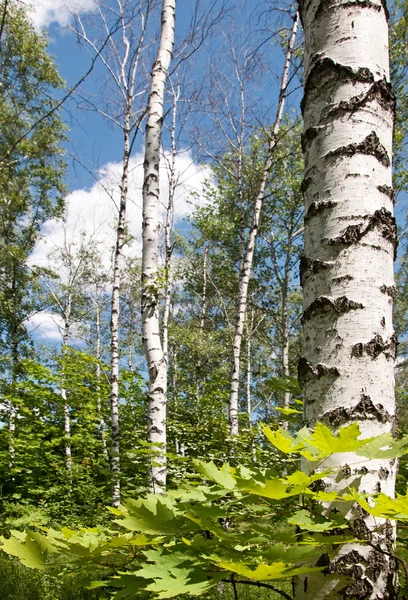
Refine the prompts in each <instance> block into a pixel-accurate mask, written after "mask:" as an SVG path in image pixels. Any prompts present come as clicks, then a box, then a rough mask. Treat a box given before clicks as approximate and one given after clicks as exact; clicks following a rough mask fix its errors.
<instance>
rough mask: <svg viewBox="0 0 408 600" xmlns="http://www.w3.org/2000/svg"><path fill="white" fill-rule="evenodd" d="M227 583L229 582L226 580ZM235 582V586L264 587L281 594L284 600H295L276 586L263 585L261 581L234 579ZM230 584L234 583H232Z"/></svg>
mask: <svg viewBox="0 0 408 600" xmlns="http://www.w3.org/2000/svg"><path fill="white" fill-rule="evenodd" d="M226 581H228V580H226ZM233 581H234V584H236V583H243V584H245V585H254V586H255V587H263V588H266V589H268V590H273V591H274V592H276V593H277V594H280V595H281V596H282V598H285V599H286V600H293V598H292V596H289V594H287V593H286V592H284V591H283V590H281V589H279V588H277V587H275V586H274V585H271V584H270V583H261V582H260V581H245V580H242V579H234V580H233ZM230 583H232V581H231V582H230Z"/></svg>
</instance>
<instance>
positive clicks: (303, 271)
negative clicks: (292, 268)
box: [300, 255, 333, 287]
mask: <svg viewBox="0 0 408 600" xmlns="http://www.w3.org/2000/svg"><path fill="white" fill-rule="evenodd" d="M331 266H333V263H329V262H327V261H323V260H311V259H309V258H307V256H305V255H303V256H302V257H301V259H300V283H301V285H302V287H304V285H305V283H306V281H307V280H308V278H309V277H311V276H312V275H316V274H317V273H319V272H320V271H323V270H325V269H329V268H330V267H331Z"/></svg>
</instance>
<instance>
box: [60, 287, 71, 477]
mask: <svg viewBox="0 0 408 600" xmlns="http://www.w3.org/2000/svg"><path fill="white" fill-rule="evenodd" d="M71 307H72V305H71V293H70V292H69V291H68V293H67V300H66V304H65V310H64V334H63V336H62V382H61V398H62V401H63V403H64V435H65V438H64V439H65V441H64V443H65V466H66V469H67V471H68V474H69V476H70V477H71V471H72V454H71V417H70V414H69V405H68V402H67V390H66V388H65V373H64V371H65V360H66V349H67V346H68V338H69V328H70V324H71Z"/></svg>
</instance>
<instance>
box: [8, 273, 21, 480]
mask: <svg viewBox="0 0 408 600" xmlns="http://www.w3.org/2000/svg"><path fill="white" fill-rule="evenodd" d="M13 291H14V280H13ZM14 298H15V296H14V294H13V299H14ZM18 355H19V351H18V333H17V329H16V326H15V325H13V329H12V332H11V361H12V363H11V378H12V379H11V383H12V389H13V392H14V393H15V390H16V384H17V366H18ZM16 417H17V408H16V406H15V405H14V404H13V402H12V401H11V400H10V405H9V423H8V428H9V469H13V468H14V459H15V454H16V448H15V433H16ZM13 479H14V477H13Z"/></svg>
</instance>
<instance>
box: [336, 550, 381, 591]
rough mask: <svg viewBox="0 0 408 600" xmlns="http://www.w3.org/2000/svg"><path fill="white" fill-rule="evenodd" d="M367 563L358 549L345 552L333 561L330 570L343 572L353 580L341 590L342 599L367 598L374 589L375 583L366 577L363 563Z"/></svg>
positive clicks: (337, 572) (342, 573) (338, 572)
mask: <svg viewBox="0 0 408 600" xmlns="http://www.w3.org/2000/svg"><path fill="white" fill-rule="evenodd" d="M363 564H364V565H365V564H366V559H365V558H364V557H363V556H362V555H360V554H359V553H358V552H357V551H356V550H352V551H351V552H349V553H348V554H344V555H343V556H341V557H340V558H338V559H337V560H335V561H332V564H331V567H330V572H331V573H336V574H341V575H344V576H346V577H347V579H348V580H351V581H350V583H348V584H347V585H346V586H345V587H344V588H342V589H341V590H339V592H338V593H339V596H340V597H341V598H342V600H347V599H348V598H350V599H351V598H353V600H366V599H367V598H368V597H369V596H370V594H371V592H372V591H373V590H374V586H373V584H372V583H371V582H370V581H369V580H368V579H366V578H365V577H364V569H363V567H362V565H363Z"/></svg>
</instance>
